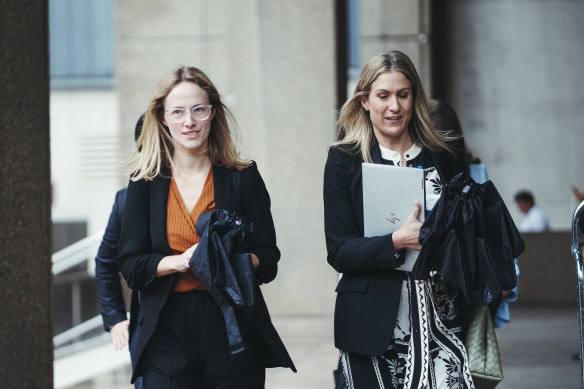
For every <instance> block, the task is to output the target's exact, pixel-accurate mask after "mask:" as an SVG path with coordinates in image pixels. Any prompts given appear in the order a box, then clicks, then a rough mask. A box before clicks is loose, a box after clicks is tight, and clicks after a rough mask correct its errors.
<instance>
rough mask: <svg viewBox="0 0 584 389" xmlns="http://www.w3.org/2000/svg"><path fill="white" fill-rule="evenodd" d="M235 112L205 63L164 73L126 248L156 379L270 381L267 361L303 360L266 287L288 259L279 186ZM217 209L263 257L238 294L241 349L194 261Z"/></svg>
mask: <svg viewBox="0 0 584 389" xmlns="http://www.w3.org/2000/svg"><path fill="white" fill-rule="evenodd" d="M228 119H232V117H231V115H230V113H229V110H228V109H227V107H226V106H225V105H224V104H223V102H222V101H221V97H220V95H219V92H218V91H217V89H216V87H215V85H214V84H213V83H212V82H211V80H209V78H208V77H207V75H206V74H205V73H203V72H202V71H201V70H199V69H197V68H195V67H180V68H177V69H175V70H173V71H171V72H170V73H168V74H167V75H166V76H165V77H163V78H162V79H161V80H160V82H159V83H158V86H157V87H156V91H155V95H154V97H153V98H152V99H151V101H150V104H149V105H148V110H147V111H146V116H145V119H144V127H143V130H142V134H141V135H140V138H138V143H137V149H140V152H139V153H138V152H136V153H135V159H134V161H133V163H132V165H131V170H132V172H133V174H132V177H131V179H130V183H129V184H128V194H127V200H126V209H125V211H124V216H123V222H122V234H121V238H120V250H119V255H118V265H119V267H120V271H121V273H122V275H123V276H124V278H125V279H126V282H127V283H128V286H129V287H130V288H132V289H134V290H137V291H139V293H140V315H139V318H138V322H139V325H140V332H139V334H138V339H137V341H136V355H135V359H134V362H133V375H132V380H135V379H136V377H138V376H142V379H143V385H144V388H146V389H159V388H167V389H179V388H180V389H182V388H185V389H186V388H205V389H262V388H264V383H265V374H266V373H265V369H266V367H279V366H281V367H289V368H291V369H292V370H293V371H296V370H295V367H294V364H293V363H292V360H291V359H290V356H289V355H288V352H287V350H286V348H285V347H284V344H283V343H282V341H281V339H280V337H279V335H278V333H277V332H276V329H275V328H274V326H273V324H272V322H271V319H270V316H269V313H268V309H267V306H266V304H265V301H264V299H263V297H262V293H261V290H260V287H259V285H261V284H263V283H267V282H270V281H272V280H274V278H275V277H276V273H277V270H278V261H279V259H280V250H279V249H278V247H277V245H276V232H275V228H274V223H273V220H272V214H271V211H270V197H269V194H268V191H267V189H266V186H265V184H264V181H263V179H262V177H261V175H260V173H259V171H258V167H257V165H256V164H255V162H253V161H249V160H244V159H242V158H240V156H239V153H238V151H237V149H236V147H235V145H234V142H233V139H232V128H233V129H234V128H236V127H234V125H235V123H234V122H231V123H230V122H229V120H228ZM230 124H231V125H230ZM212 210H224V211H230V212H234V213H236V214H237V215H238V216H239V217H242V218H244V219H246V220H247V221H249V222H251V223H253V226H254V234H253V236H252V237H251V239H250V240H249V241H247V242H245V244H244V246H243V247H241V251H240V252H241V254H246V253H247V255H243V258H245V260H247V261H249V262H247V264H248V265H250V267H253V271H254V273H253V274H249V275H247V276H246V277H253V280H251V282H253V283H254V285H253V287H254V292H255V303H254V305H252V306H240V305H236V304H235V303H231V308H232V309H233V311H234V312H235V316H236V322H237V326H238V328H239V330H240V332H241V338H242V339H243V344H244V348H243V349H242V350H241V349H237V350H230V348H229V346H230V342H229V338H228V337H229V335H230V334H231V332H229V330H230V329H231V328H233V327H232V326H231V325H230V326H227V325H226V323H225V321H224V316H223V314H222V311H221V307H220V306H219V304H218V303H217V302H216V301H215V300H214V299H213V296H212V295H211V293H210V292H209V291H207V289H206V288H205V286H204V285H203V283H202V281H201V279H199V277H198V276H197V275H196V274H195V272H194V271H192V270H191V267H190V266H189V262H190V260H191V257H193V255H194V254H195V252H197V254H199V253H200V252H198V251H197V246H198V244H199V241H200V239H201V237H200V236H199V235H198V234H197V230H196V225H197V222H198V220H199V216H201V215H203V214H205V213H207V212H209V211H212ZM203 250H204V246H203ZM246 280H248V281H249V278H246ZM230 324H231V323H230Z"/></svg>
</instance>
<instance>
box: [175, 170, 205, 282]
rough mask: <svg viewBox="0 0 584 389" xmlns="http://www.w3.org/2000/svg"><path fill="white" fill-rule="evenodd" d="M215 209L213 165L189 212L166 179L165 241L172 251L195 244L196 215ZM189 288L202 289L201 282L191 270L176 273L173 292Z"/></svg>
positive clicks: (183, 250)
mask: <svg viewBox="0 0 584 389" xmlns="http://www.w3.org/2000/svg"><path fill="white" fill-rule="evenodd" d="M214 208H215V188H214V187H213V167H211V169H209V174H208V175H207V178H206V179H205V184H204V185H203V191H202V192H201V195H200V196H199V199H198V200H197V203H196V204H195V206H194V207H193V210H192V211H191V213H190V214H189V212H188V211H187V208H186V207H185V204H184V202H183V200H182V197H181V195H180V192H179V190H178V186H177V185H176V182H175V181H174V179H172V180H170V190H169V191H168V204H167V208H166V211H167V214H166V234H167V236H168V244H169V245H170V248H171V249H172V251H174V253H175V254H182V253H184V252H185V251H186V250H187V249H188V248H189V247H191V246H192V245H194V244H195V243H198V242H199V241H200V240H201V237H199V236H198V235H197V232H196V229H195V226H196V225H197V220H198V219H199V215H201V214H203V213H205V212H207V211H210V210H212V209H214ZM193 289H205V287H204V286H203V284H202V283H201V281H199V279H198V278H197V276H195V273H193V272H192V271H191V270H187V271H186V272H184V273H176V281H175V284H174V287H173V289H172V290H173V292H187V291H189V290H193Z"/></svg>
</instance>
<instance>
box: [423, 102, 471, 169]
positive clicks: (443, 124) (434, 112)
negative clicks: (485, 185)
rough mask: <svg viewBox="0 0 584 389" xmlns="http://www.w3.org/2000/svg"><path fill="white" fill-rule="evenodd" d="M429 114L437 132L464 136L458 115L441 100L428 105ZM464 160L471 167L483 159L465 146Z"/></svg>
mask: <svg viewBox="0 0 584 389" xmlns="http://www.w3.org/2000/svg"><path fill="white" fill-rule="evenodd" d="M428 113H429V115H430V122H431V123H432V127H434V129H435V130H438V131H441V132H448V131H451V132H453V133H455V134H456V135H459V136H463V133H462V126H461V125H460V120H458V115H457V114H456V111H454V108H452V106H451V105H450V104H448V103H446V102H444V101H441V100H430V102H429V103H428ZM464 159H465V160H466V162H467V163H468V164H469V165H470V164H473V163H481V159H480V158H479V157H477V156H476V155H474V154H473V153H472V151H470V149H469V148H468V147H467V146H466V144H465V146H464Z"/></svg>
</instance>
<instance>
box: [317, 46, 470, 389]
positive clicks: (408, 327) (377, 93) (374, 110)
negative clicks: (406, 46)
mask: <svg viewBox="0 0 584 389" xmlns="http://www.w3.org/2000/svg"><path fill="white" fill-rule="evenodd" d="M338 130H339V141H338V142H336V143H335V144H334V145H333V146H332V147H331V148H330V149H329V153H328V159H327V162H326V166H325V172H324V191H323V197H324V212H325V235H326V244H327V251H328V257H327V259H328V262H329V264H330V265H331V266H332V267H333V268H334V269H335V270H337V271H338V272H340V273H343V277H342V278H341V280H340V281H339V284H338V286H337V289H336V291H337V301H336V305H335V327H334V328H335V330H334V331H335V346H336V347H337V348H338V349H340V353H341V364H342V368H343V372H344V376H345V379H346V381H347V383H346V385H347V387H350V388H357V389H360V388H366V389H372V388H383V387H392V388H405V387H422V386H423V387H426V388H445V387H453V386H455V387H459V388H471V387H473V383H472V379H471V378H470V372H469V368H468V362H467V359H466V350H465V349H464V346H463V344H462V341H463V320H462V316H461V312H460V307H459V302H458V299H457V298H454V297H449V296H447V295H446V294H445V293H444V291H443V290H442V287H441V281H440V279H439V277H437V276H433V277H430V278H429V279H426V280H422V281H416V280H414V279H413V278H412V276H411V274H410V273H407V272H402V271H397V270H394V269H395V268H396V267H398V266H399V265H401V264H402V263H403V261H404V257H403V250H404V249H411V250H420V248H421V246H420V243H419V242H418V236H419V231H420V227H421V223H420V222H419V220H418V217H419V214H420V205H419V204H415V205H414V207H413V210H412V213H411V215H410V217H409V218H408V220H406V221H405V223H404V224H403V225H402V227H401V228H400V229H398V230H397V231H395V232H394V233H393V234H388V235H384V236H377V237H364V235H363V193H362V179H361V164H362V163H363V162H372V163H378V164H388V165H396V166H402V167H404V168H406V167H414V168H415V167H418V166H420V165H421V166H423V168H424V170H425V173H426V178H425V179H426V199H427V210H430V209H431V208H432V207H433V205H434V204H435V202H436V201H437V199H438V198H439V196H440V193H441V189H442V183H444V182H446V181H448V180H450V179H451V178H452V177H453V176H454V175H456V174H457V173H460V172H466V170H467V167H466V163H465V160H464V155H463V150H464V142H463V140H462V138H460V137H457V136H454V135H451V134H445V133H441V132H437V131H434V130H433V129H432V127H431V125H430V122H429V118H428V108H427V103H426V97H425V94H424V91H423V89H422V84H421V82H420V79H419V77H418V74H417V72H416V69H415V67H414V65H413V64H412V62H411V60H410V59H409V58H408V57H407V56H406V55H405V54H403V53H401V52H399V51H391V52H389V53H382V54H378V55H376V56H375V57H373V58H372V59H370V60H369V61H368V62H367V64H365V66H364V67H363V69H362V71H361V75H360V78H359V81H358V83H357V86H356V88H355V91H354V93H353V95H352V96H351V97H350V98H349V100H348V101H347V102H346V103H345V104H344V105H343V107H342V109H341V113H340V117H339V123H338ZM423 307H424V308H423Z"/></svg>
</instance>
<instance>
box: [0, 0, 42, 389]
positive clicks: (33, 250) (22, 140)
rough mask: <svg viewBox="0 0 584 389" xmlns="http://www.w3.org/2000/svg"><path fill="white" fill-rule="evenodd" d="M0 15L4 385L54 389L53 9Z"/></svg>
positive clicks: (4, 5) (26, 7)
mask: <svg viewBox="0 0 584 389" xmlns="http://www.w3.org/2000/svg"><path fill="white" fill-rule="evenodd" d="M0 10H2V11H1V12H0V37H1V38H0V69H2V71H1V72H0V85H2V88H0V139H1V140H0V215H1V217H0V318H1V319H0V355H1V357H0V386H2V387H3V388H51V387H52V386H53V345H52V341H53V327H52V317H51V295H52V275H51V180H50V163H49V160H50V152H49V62H48V51H49V48H48V6H47V2H45V1H16V2H15V1H9V0H0Z"/></svg>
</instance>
